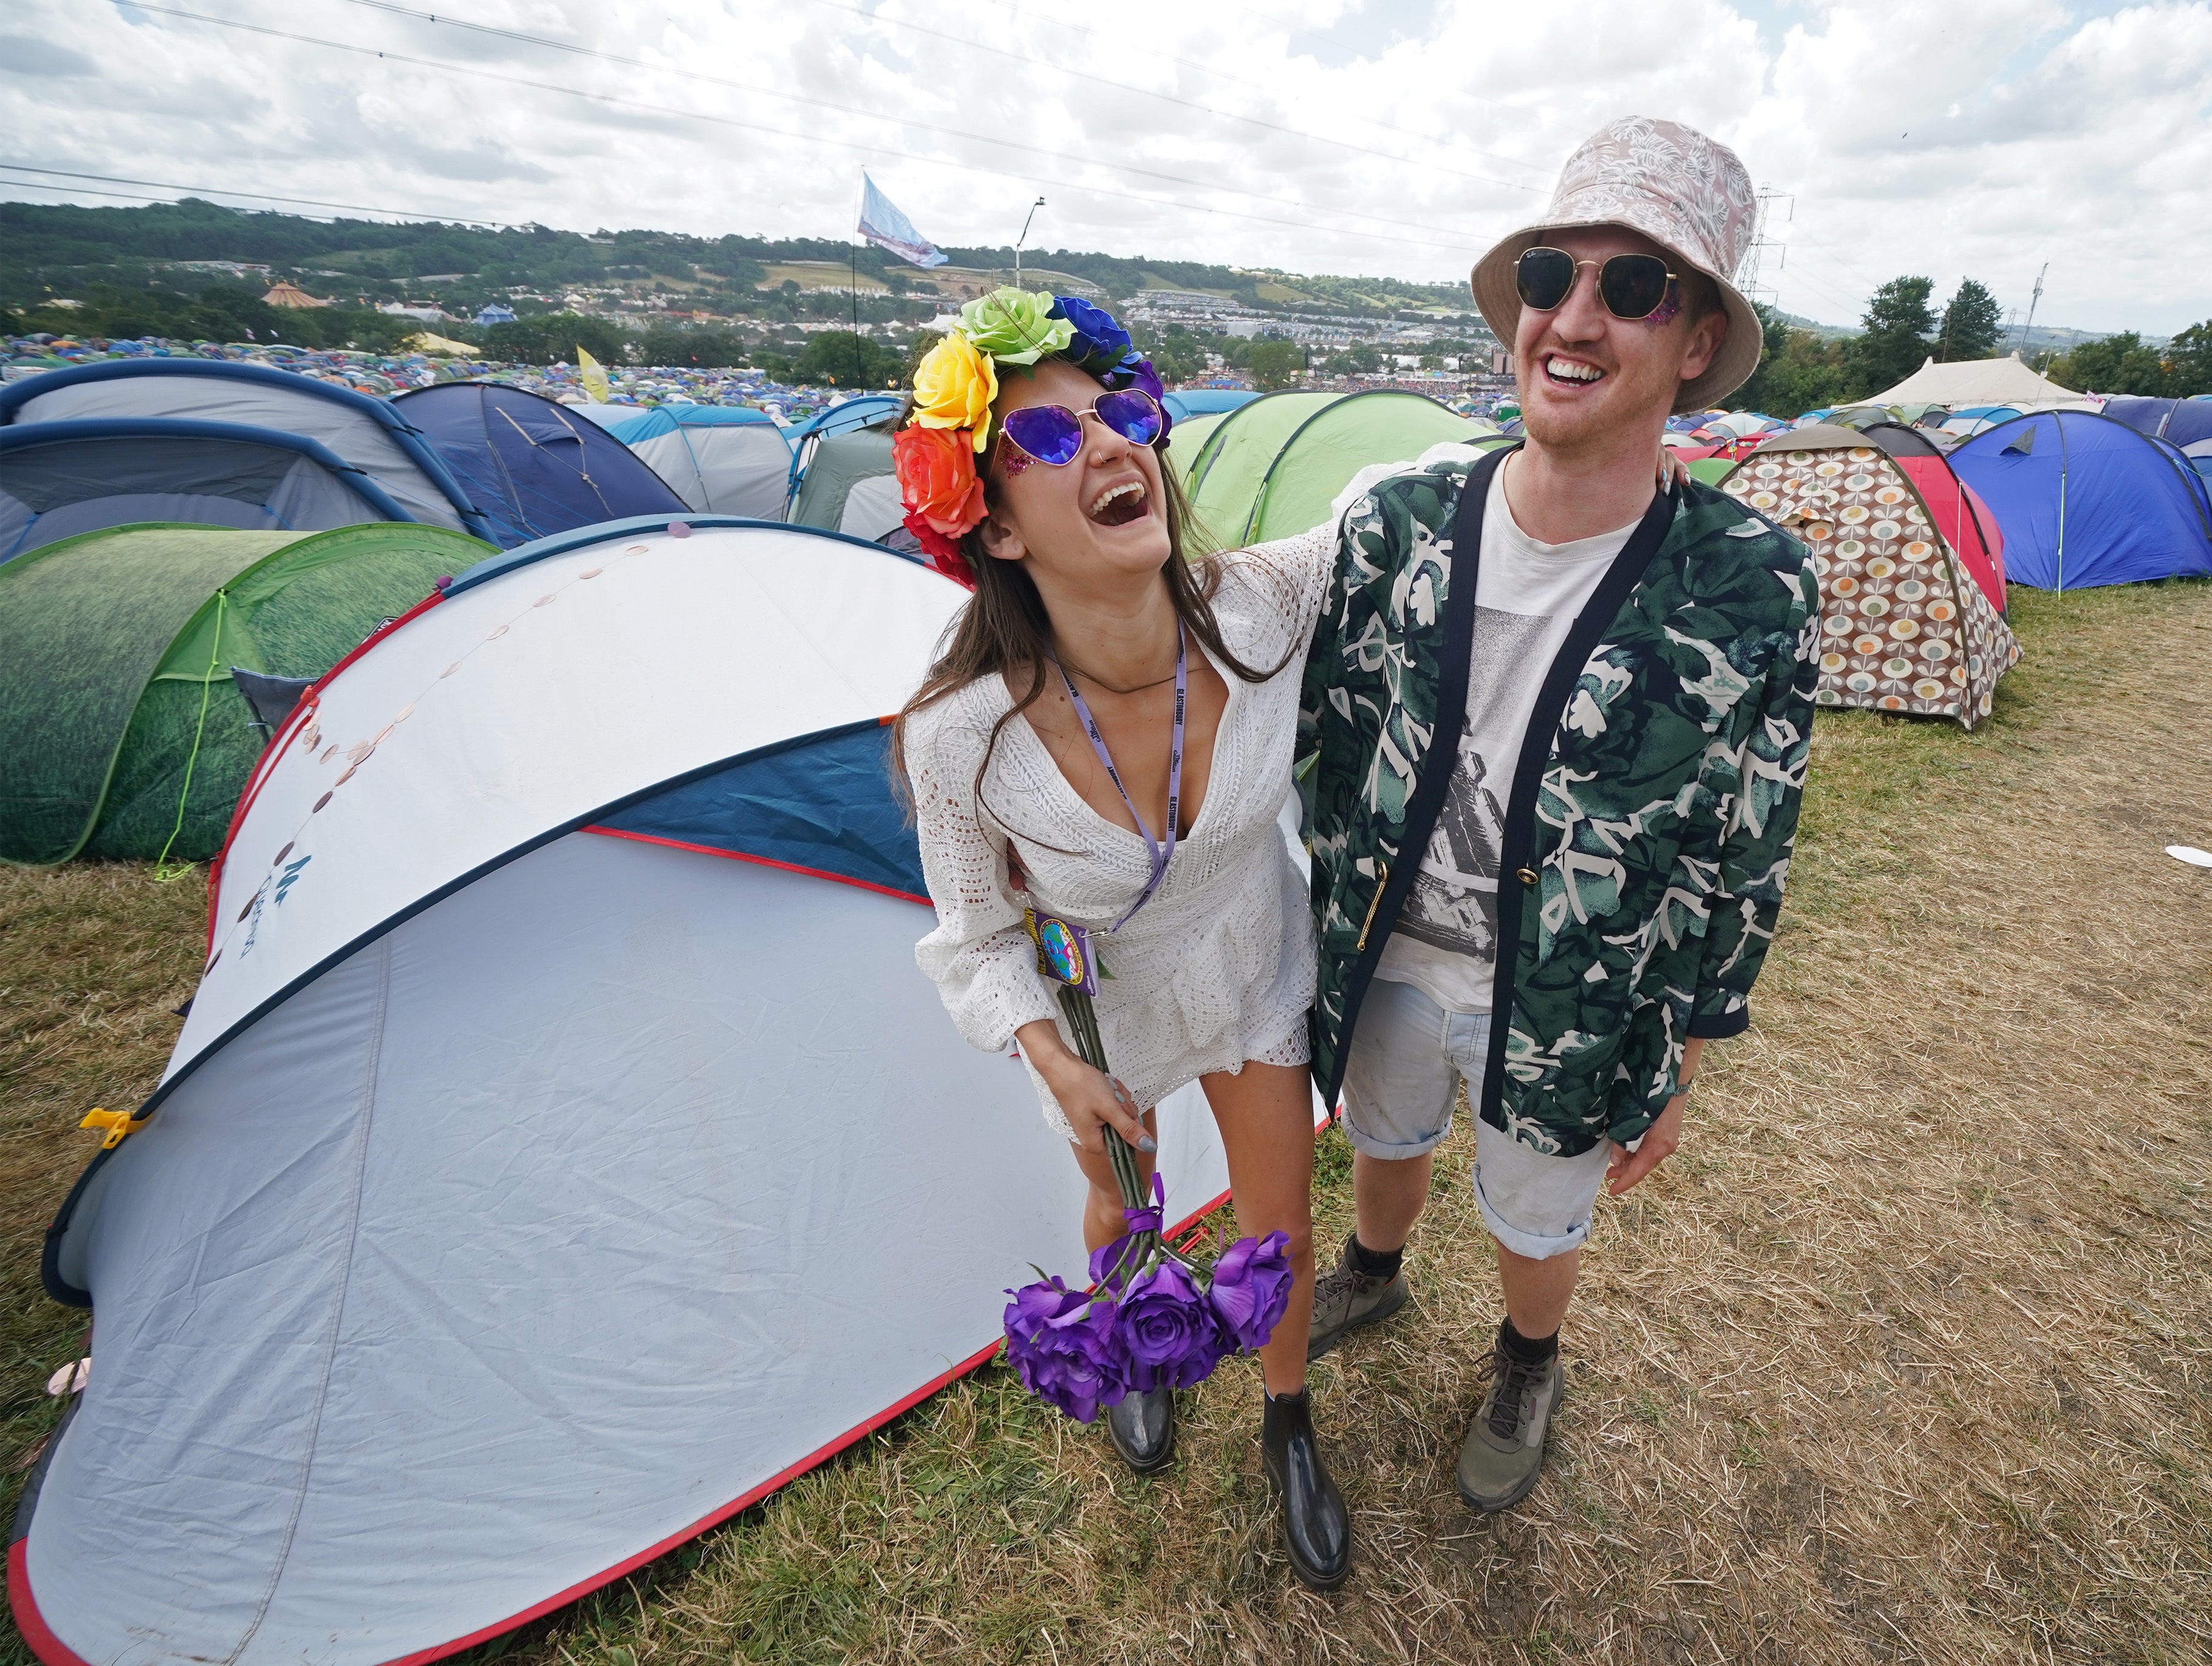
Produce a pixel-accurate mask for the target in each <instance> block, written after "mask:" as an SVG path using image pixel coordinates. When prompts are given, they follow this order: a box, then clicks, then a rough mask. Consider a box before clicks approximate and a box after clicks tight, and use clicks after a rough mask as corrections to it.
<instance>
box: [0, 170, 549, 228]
mask: <svg viewBox="0 0 2212 1666" xmlns="http://www.w3.org/2000/svg"><path fill="white" fill-rule="evenodd" d="M0 169H4V170H5V171H6V172H8V173H43V174H45V175H46V177H47V178H49V179H96V180H98V181H99V182H100V184H101V185H143V186H145V187H146V188H147V189H148V190H149V191H181V192H184V193H185V195H186V196H187V197H243V198H246V199H247V200H249V201H251V202H256V203H289V204H292V205H293V206H294V207H295V208H327V209H343V210H346V211H347V212H349V213H352V214H388V215H390V216H392V218H394V219H396V220H450V221H453V222H456V223H458V224H460V225H464V226H500V225H504V224H506V223H507V222H505V221H501V220H478V219H477V218H475V217H473V216H470V215H466V214H428V213H417V212H416V211H414V210H408V209H386V208H365V207H363V206H362V204H359V203H325V202H324V201H322V200H321V199H320V198H314V197H271V196H270V195H268V194H267V193H265V192H258V191H218V190H216V189H213V188H211V187H210V186H206V185H169V184H167V183H165V182H163V181H162V180H160V179H116V178H114V177H113V176H112V175H110V174H106V173H70V171H69V170H68V169H67V168H64V167H31V166H30V165H29V164H28V163H26V162H0ZM19 183H21V184H23V185H30V184H33V183H34V182H33V181H32V180H28V179H25V180H21V181H20V182H19ZM44 188H45V189H46V190H48V191H67V190H71V189H74V187H72V186H68V185H47V186H46V187H44ZM86 194H87V195H88V196H102V197H112V196H114V195H116V194H117V193H115V192H87V193H86ZM145 200H146V201H148V202H160V201H161V200H163V199H162V198H155V197H149V198H146V199H145Z"/></svg>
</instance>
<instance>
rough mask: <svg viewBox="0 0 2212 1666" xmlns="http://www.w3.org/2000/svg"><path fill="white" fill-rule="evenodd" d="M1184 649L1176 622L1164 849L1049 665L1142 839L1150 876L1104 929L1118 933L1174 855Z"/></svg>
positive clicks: (1080, 701)
mask: <svg viewBox="0 0 2212 1666" xmlns="http://www.w3.org/2000/svg"><path fill="white" fill-rule="evenodd" d="M1183 646H1184V645H1183V632H1182V621H1180V620H1178V621H1176V672H1175V677H1176V697H1175V722H1174V725H1173V727H1171V728H1170V731H1169V734H1168V829H1167V843H1166V844H1165V846H1162V845H1161V843H1160V842H1159V841H1158V840H1157V839H1155V838H1153V837H1152V830H1151V829H1150V828H1148V827H1146V825H1145V818H1144V817H1143V816H1142V815H1141V814H1139V812H1138V810H1137V806H1136V804H1135V802H1134V801H1133V800H1132V799H1131V798H1130V797H1129V789H1128V788H1127V787H1124V786H1122V785H1121V771H1120V770H1118V769H1115V767H1114V755H1113V754H1112V753H1111V752H1109V751H1107V750H1106V742H1105V740H1104V739H1103V737H1102V736H1101V735H1100V734H1099V733H1098V720H1097V718H1095V717H1093V716H1092V715H1091V708H1090V707H1089V706H1088V705H1087V704H1085V702H1084V698H1083V696H1081V695H1080V694H1079V693H1077V692H1076V690H1075V684H1074V683H1073V680H1072V679H1071V678H1069V677H1068V674H1067V668H1066V666H1063V665H1061V664H1060V661H1059V660H1054V661H1053V662H1052V665H1053V669H1054V671H1057V672H1059V673H1060V682H1061V683H1062V684H1065V685H1066V689H1067V697H1068V698H1069V699H1070V700H1072V701H1073V702H1075V714H1076V715H1077V716H1078V717H1079V718H1081V719H1082V720H1083V728H1084V732H1085V733H1087V734H1088V735H1089V736H1090V737H1091V751H1094V752H1096V753H1097V754H1098V761H1099V762H1100V763H1103V764H1104V765H1105V766H1106V779H1107V780H1109V781H1112V782H1113V783H1114V790H1115V792H1117V793H1120V794H1121V802H1122V803H1124V804H1126V805H1127V806H1129V818H1130V819H1131V820H1132V821H1133V822H1135V823H1136V824H1137V834H1138V836H1139V837H1140V838H1142V839H1143V840H1144V842H1145V854H1146V856H1147V857H1148V858H1149V859H1150V860H1151V862H1152V878H1151V879H1147V880H1146V881H1145V888H1144V890H1142V891H1139V892H1138V893H1137V900H1136V901H1135V902H1133V903H1130V904H1129V906H1128V909H1127V912H1125V913H1124V914H1123V915H1121V918H1120V919H1119V920H1116V921H1115V922H1114V923H1113V924H1112V925H1110V926H1109V927H1107V928H1106V929H1107V930H1108V931H1109V932H1117V931H1119V930H1121V927H1124V926H1126V925H1127V924H1128V923H1129V916H1130V915H1133V914H1134V913H1136V911H1137V910H1138V909H1140V908H1142V907H1144V906H1145V904H1146V903H1149V902H1151V901H1152V893H1153V892H1154V891H1158V889H1159V888H1160V881H1161V880H1163V879H1166V878H1167V875H1168V859H1169V858H1170V857H1171V856H1173V855H1174V854H1175V848H1176V817H1177V814H1178V812H1179V811H1180V808H1181V806H1182V719H1183V706H1184V703H1185V699H1186V696H1187V693H1188V684H1187V683H1186V680H1185V677H1184V661H1183Z"/></svg>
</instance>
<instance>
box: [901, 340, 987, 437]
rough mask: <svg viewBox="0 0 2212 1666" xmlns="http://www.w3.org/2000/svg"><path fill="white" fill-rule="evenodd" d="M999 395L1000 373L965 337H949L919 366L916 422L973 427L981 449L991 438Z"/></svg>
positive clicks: (916, 370)
mask: <svg viewBox="0 0 2212 1666" xmlns="http://www.w3.org/2000/svg"><path fill="white" fill-rule="evenodd" d="M998 397H999V376H998V373H997V372H996V371H994V369H992V368H991V361H990V360H989V359H987V358H986V357H984V356H983V355H982V354H981V353H979V352H977V351H976V350H975V348H974V347H973V346H971V345H970V344H969V340H968V338H967V337H965V336H962V335H957V334H955V335H949V336H947V337H945V339H944V340H943V341H940V342H939V343H938V344H937V345H936V346H934V347H933V348H931V349H930V350H929V351H928V352H927V353H926V354H924V355H923V356H922V361H921V363H920V364H919V365H917V366H915V372H914V419H915V421H916V422H917V423H921V425H922V426H923V427H924V428H964V429H970V430H972V431H973V435H974V444H975V449H976V450H977V451H981V450H982V449H983V447H984V446H985V445H986V444H987V442H988V441H989V439H990V430H991V401H992V400H994V399H995V398H998Z"/></svg>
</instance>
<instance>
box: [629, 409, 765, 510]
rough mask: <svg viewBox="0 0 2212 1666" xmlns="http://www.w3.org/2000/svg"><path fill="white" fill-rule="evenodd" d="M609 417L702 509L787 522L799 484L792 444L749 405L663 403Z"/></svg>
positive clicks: (649, 463) (660, 472) (631, 444)
mask: <svg viewBox="0 0 2212 1666" xmlns="http://www.w3.org/2000/svg"><path fill="white" fill-rule="evenodd" d="M610 409H611V410H615V411H617V412H618V413H619V414H617V415H613V416H611V417H606V418H604V419H603V418H601V417H599V413H598V412H596V411H594V412H592V413H590V414H591V416H592V420H593V421H594V422H599V423H600V424H601V426H603V427H604V428H605V429H606V430H607V432H608V433H610V434H611V435H614V436H615V438H616V439H617V440H619V441H622V442H623V444H624V445H626V446H628V447H629V448H630V449H631V450H632V451H634V452H635V453H637V454H638V455H639V456H640V457H641V458H643V459H645V462H646V465H647V467H649V468H651V469H652V470H653V472H654V473H655V474H657V475H659V477H661V478H662V479H663V480H665V481H666V482H667V483H669V484H670V486H671V487H673V488H674V489H675V491H676V494H677V496H679V497H681V498H682V499H683V500H684V502H685V503H687V504H688V505H690V508H692V509H693V511H695V512H696V513H697V514H726V515H746V516H749V517H750V518H751V519H753V520H781V519H782V517H783V506H784V502H785V500H786V497H787V495H788V493H789V492H790V489H791V442H790V441H787V440H786V439H785V438H784V435H783V430H782V429H780V428H778V427H777V426H776V424H775V421H774V419H773V418H771V417H769V415H768V414H767V413H766V412H765V411H760V410H753V409H751V408H750V406H747V405H675V404H669V405H657V406H655V407H654V408H653V410H630V411H622V410H620V408H619V407H611V408H610Z"/></svg>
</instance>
